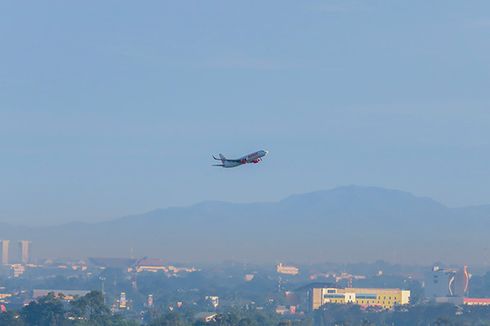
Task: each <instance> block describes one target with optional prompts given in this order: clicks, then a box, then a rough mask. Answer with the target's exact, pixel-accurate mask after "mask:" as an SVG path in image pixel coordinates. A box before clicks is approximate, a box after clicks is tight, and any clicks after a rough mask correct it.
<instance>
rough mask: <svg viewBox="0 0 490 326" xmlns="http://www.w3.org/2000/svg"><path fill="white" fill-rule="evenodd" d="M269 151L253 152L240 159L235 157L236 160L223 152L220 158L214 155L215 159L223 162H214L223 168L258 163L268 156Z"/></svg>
mask: <svg viewBox="0 0 490 326" xmlns="http://www.w3.org/2000/svg"><path fill="white" fill-rule="evenodd" d="M267 153H269V151H265V150H260V151H257V152H254V153H252V154H248V155H245V156H242V157H240V158H239V159H235V160H232V159H227V158H226V157H225V156H224V155H223V154H219V158H217V157H214V155H213V158H214V159H215V160H217V161H221V164H214V166H221V167H223V168H234V167H236V166H240V165H243V164H248V163H254V164H257V163H259V162H260V161H262V158H263V157H264V156H266V155H267Z"/></svg>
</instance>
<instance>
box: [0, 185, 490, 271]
mask: <svg viewBox="0 0 490 326" xmlns="http://www.w3.org/2000/svg"><path fill="white" fill-rule="evenodd" d="M489 226H490V205H488V206H485V205H483V206H478V207H477V208H475V207H469V208H449V207H447V206H445V205H443V204H441V203H439V202H437V201H435V200H433V199H431V198H428V197H418V196H415V195H413V194H411V193H409V192H405V191H400V190H395V189H385V188H380V187H363V186H353V185H351V186H344V187H337V188H334V189H330V190H320V191H313V192H309V193H305V194H295V195H291V196H289V197H286V198H284V199H283V200H280V201H277V202H258V203H229V202H222V201H205V202H200V203H197V204H194V205H191V206H184V207H168V208H163V209H156V210H152V211H149V212H146V213H143V214H134V215H129V216H124V217H120V218H116V219H112V220H108V221H103V222H97V223H67V224H61V225H56V226H44V227H22V226H3V227H1V228H0V238H3V239H29V240H31V241H32V242H33V248H35V253H36V255H37V256H42V257H56V256H78V257H86V256H124V255H127V254H128V253H129V252H130V251H131V250H134V252H135V253H136V254H139V255H141V256H155V257H167V258H169V259H173V260H176V261H191V260H192V261H216V260H225V259H230V258H240V259H245V260H249V261H270V260H274V261H276V260H278V259H279V260H281V259H282V260H289V261H295V260H307V261H326V260H338V261H356V260H366V259H372V260H377V259H384V260H388V261H390V260H392V261H395V262H396V261H404V262H417V263H421V262H431V261H436V260H443V259H446V260H447V259H453V260H457V262H459V261H462V260H465V262H467V260H469V259H475V260H476V258H477V257H478V256H479V255H482V254H483V253H484V250H483V248H485V246H486V244H485V239H486V235H485V232H484V230H485V229H487V228H488V227H489ZM60 243H63V246H60V245H59V244H60ZM429 248H430V250H429Z"/></svg>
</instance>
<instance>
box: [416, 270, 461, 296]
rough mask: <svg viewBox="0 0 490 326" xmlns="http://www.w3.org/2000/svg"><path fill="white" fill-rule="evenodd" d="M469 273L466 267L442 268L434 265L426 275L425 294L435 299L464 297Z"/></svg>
mask: <svg viewBox="0 0 490 326" xmlns="http://www.w3.org/2000/svg"><path fill="white" fill-rule="evenodd" d="M469 281H470V273H469V272H468V267H467V266H463V268H460V269H455V268H442V267H440V266H438V265H435V266H434V267H433V268H432V271H431V272H430V273H429V274H428V275H427V276H426V280H425V295H426V297H427V298H429V299H432V300H435V298H440V297H461V298H462V297H464V296H465V295H466V294H467V293H468V288H469Z"/></svg>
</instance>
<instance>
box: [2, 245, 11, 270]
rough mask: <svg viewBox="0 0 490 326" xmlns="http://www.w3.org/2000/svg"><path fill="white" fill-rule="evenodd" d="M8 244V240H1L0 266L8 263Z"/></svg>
mask: <svg viewBox="0 0 490 326" xmlns="http://www.w3.org/2000/svg"><path fill="white" fill-rule="evenodd" d="M9 243H10V240H2V265H8V263H9Z"/></svg>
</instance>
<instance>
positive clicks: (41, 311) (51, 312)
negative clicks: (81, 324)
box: [20, 293, 66, 326]
mask: <svg viewBox="0 0 490 326" xmlns="http://www.w3.org/2000/svg"><path fill="white" fill-rule="evenodd" d="M20 315H21V317H22V320H23V321H24V322H25V323H26V324H27V325H36V326H62V325H65V324H66V323H65V310H64V309H63V304H62V303H61V301H60V300H59V299H58V298H56V297H55V296H54V294H53V293H49V294H48V295H47V296H45V297H42V298H40V299H39V300H38V301H32V302H31V303H29V304H28V305H27V306H25V307H24V308H22V311H21V313H20Z"/></svg>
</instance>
